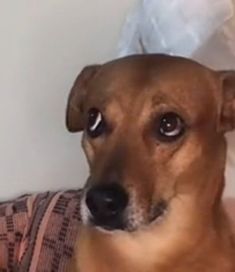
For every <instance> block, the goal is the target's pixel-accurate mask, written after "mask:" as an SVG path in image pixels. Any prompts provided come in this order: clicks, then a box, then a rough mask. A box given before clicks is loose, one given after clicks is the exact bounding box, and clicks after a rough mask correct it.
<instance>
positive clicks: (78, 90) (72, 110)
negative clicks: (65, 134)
mask: <svg viewBox="0 0 235 272" xmlns="http://www.w3.org/2000/svg"><path fill="white" fill-rule="evenodd" d="M99 67H100V65H90V66H87V67H85V68H83V70H82V71H81V72H80V74H79V75H78V77H77V79H76V80H75V82H74V85H73V87H72V89H71V91H70V94H69V98H68V105H67V112H66V126H67V128H68V130H69V131H70V132H78V131H82V130H83V129H84V124H83V123H84V119H83V102H84V99H85V97H86V93H87V85H88V83H89V82H90V81H91V80H92V78H93V77H94V76H95V74H96V72H97V71H98V69H99Z"/></svg>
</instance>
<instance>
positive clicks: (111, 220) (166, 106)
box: [67, 55, 235, 231]
mask: <svg viewBox="0 0 235 272" xmlns="http://www.w3.org/2000/svg"><path fill="white" fill-rule="evenodd" d="M234 97H235V75H234V73H233V72H215V71H211V70H209V69H207V68H205V67H203V66H201V65H199V64H197V63H195V62H193V61H191V60H186V59H183V58H178V57H169V56H163V55H142V56H131V57H127V58H124V59H120V60H115V61H113V62H110V63H107V64H104V65H100V66H99V65H96V66H90V67H87V68H85V69H84V70H83V71H82V73H81V74H80V75H79V77H78V78H77V80H76V82H75V84H74V87H73V89H72V91H71V94H70V97H69V103H68V109H67V126H68V128H69V130H70V131H73V132H76V131H81V130H83V131H84V134H83V147H84V150H85V153H86V155H87V158H88V162H89V165H90V177H89V178H88V181H87V184H86V186H85V190H84V199H83V202H82V210H81V212H82V217H83V222H84V223H85V224H92V225H95V226H97V227H100V228H103V229H106V230H115V229H121V230H126V231H134V230H137V229H139V228H142V227H144V226H147V225H149V224H150V223H153V224H161V220H164V218H167V216H170V213H171V210H174V207H172V206H173V204H172V203H173V201H172V200H173V199H175V198H178V199H181V197H182V199H183V198H184V197H185V196H186V197H187V198H190V199H191V202H192V205H195V206H198V209H199V210H203V211H204V212H205V215H206V214H207V209H210V210H211V209H212V207H213V205H215V202H216V201H218V199H220V196H221V192H222V189H223V171H224V163H225V141H224V136H223V134H224V132H225V131H228V130H231V129H233V128H234V126H235V102H234V101H235V99H234ZM215 169H216V170H215ZM168 214H169V215H168Z"/></svg>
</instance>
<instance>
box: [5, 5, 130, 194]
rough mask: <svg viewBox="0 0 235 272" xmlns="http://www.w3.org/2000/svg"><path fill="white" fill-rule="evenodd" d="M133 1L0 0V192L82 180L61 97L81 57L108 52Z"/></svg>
mask: <svg viewBox="0 0 235 272" xmlns="http://www.w3.org/2000/svg"><path fill="white" fill-rule="evenodd" d="M134 1H135V0H121V1H110V0H99V1H93V0H40V1H32V0H20V1H4V0H0V3H1V9H0V35H1V39H0V128H1V129H0V131H1V134H0V135H1V136H0V181H1V190H0V199H3V198H8V197H12V196H15V195H18V194H21V193H22V192H25V191H29V192H30V191H38V190H48V189H59V188H64V187H66V188H72V187H78V186H80V185H81V184H82V183H83V182H84V180H85V177H86V175H87V167H86V163H85V160H84V157H83V154H82V152H81V149H80V136H79V135H77V136H75V135H70V134H69V133H68V132H67V131H66V129H65V126H64V118H65V116H64V112H65V106H66V99H67V96H68V92H69V89H70V87H71V85H72V83H73V81H74V79H75V77H76V75H77V74H78V72H79V70H80V69H81V68H82V67H83V66H84V65H86V64H89V63H94V62H100V61H104V60H107V59H110V58H112V57H114V56H115V53H116V52H115V49H116V44H117V40H118V37H119V32H120V27H121V24H122V22H123V19H124V16H125V14H126V13H127V12H128V9H129V8H130V7H131V6H132V4H133V2H134Z"/></svg>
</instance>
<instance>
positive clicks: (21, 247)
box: [0, 190, 81, 272]
mask: <svg viewBox="0 0 235 272" xmlns="http://www.w3.org/2000/svg"><path fill="white" fill-rule="evenodd" d="M80 198H81V191H80V190H70V191H63V192H47V193H42V194H35V195H24V196H21V197H19V198H17V199H15V200H13V201H10V202H4V203H0V272H16V271H17V272H59V271H61V272H62V271H67V269H66V267H67V265H68V264H69V261H70V259H71V257H72V255H73V248H74V243H75V242H76V239H77V232H78V226H79V222H80V212H79V211H80V207H79V206H80Z"/></svg>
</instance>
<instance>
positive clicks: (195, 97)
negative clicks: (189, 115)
mask: <svg viewBox="0 0 235 272" xmlns="http://www.w3.org/2000/svg"><path fill="white" fill-rule="evenodd" d="M216 79H217V78H216V73H215V72H213V71H212V70H210V69H208V68H206V67H204V66H203V65H200V64H198V63H196V62H194V61H192V60H189V59H185V58H181V57H171V56H165V55H137V56H130V57H126V58H123V59H119V60H115V61H112V62H109V63H106V64H104V65H103V66H102V67H101V69H100V71H99V72H98V74H97V76H96V78H95V80H94V81H93V84H92V85H91V88H94V89H95V90H94V91H92V92H91V96H92V97H93V98H94V100H96V101H99V100H100V101H102V102H103V103H106V102H107V101H110V100H112V99H113V100H116V101H118V100H120V101H121V103H126V104H128V105H129V103H130V102H132V103H133V102H134V101H137V100H138V98H139V99H140V100H143V99H151V100H152V101H153V102H154V103H158V102H159V103H169V102H172V103H176V104H182V105H185V104H187V107H190V106H192V107H193V106H195V105H197V104H198V105H199V106H200V105H201V104H202V103H201V101H205V100H207V101H210V100H213V99H212V98H213V96H214V95H215V89H216V84H218V82H217V80H216Z"/></svg>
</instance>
